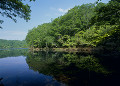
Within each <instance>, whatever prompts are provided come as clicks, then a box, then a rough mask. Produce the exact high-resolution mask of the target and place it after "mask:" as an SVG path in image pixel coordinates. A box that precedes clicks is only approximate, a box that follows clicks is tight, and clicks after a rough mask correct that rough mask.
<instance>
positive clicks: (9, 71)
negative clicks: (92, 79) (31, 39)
mask: <svg viewBox="0 0 120 86" xmlns="http://www.w3.org/2000/svg"><path fill="white" fill-rule="evenodd" d="M25 59H26V57H23V56H18V57H7V58H1V59H0V78H1V77H2V78H3V80H2V83H3V84H4V85H5V86H19V85H21V86H23V85H24V86H46V85H48V86H50V85H54V86H56V85H57V86H60V83H58V82H57V81H55V80H53V78H52V77H51V76H46V75H43V74H39V73H38V72H35V71H33V70H30V69H29V67H28V65H27V63H26V60H25ZM62 85H63V84H62Z"/></svg>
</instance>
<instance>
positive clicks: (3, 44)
mask: <svg viewBox="0 0 120 86" xmlns="http://www.w3.org/2000/svg"><path fill="white" fill-rule="evenodd" d="M5 48H27V43H26V41H25V40H23V41H19V40H4V39H0V49H5Z"/></svg>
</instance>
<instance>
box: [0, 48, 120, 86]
mask: <svg viewBox="0 0 120 86" xmlns="http://www.w3.org/2000/svg"><path fill="white" fill-rule="evenodd" d="M119 66H120V57H119V54H118V53H117V54H111V55H110V54H88V53H87V54H86V53H67V52H43V51H40V52H29V51H28V50H27V49H14V50H13V49H12V50H0V86H113V85H114V86H119V85H120V84H119V81H120V68H119Z"/></svg>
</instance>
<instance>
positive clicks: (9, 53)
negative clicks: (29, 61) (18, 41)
mask: <svg viewBox="0 0 120 86" xmlns="http://www.w3.org/2000/svg"><path fill="white" fill-rule="evenodd" d="M27 51H28V50H27V49H9V50H0V58H5V57H16V56H22V55H23V56H26V54H27Z"/></svg>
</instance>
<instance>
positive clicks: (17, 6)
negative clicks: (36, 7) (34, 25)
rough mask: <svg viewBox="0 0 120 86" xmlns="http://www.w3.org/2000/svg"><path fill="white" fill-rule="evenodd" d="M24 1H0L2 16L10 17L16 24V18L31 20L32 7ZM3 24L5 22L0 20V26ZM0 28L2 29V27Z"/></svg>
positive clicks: (0, 13)
mask: <svg viewBox="0 0 120 86" xmlns="http://www.w3.org/2000/svg"><path fill="white" fill-rule="evenodd" d="M22 1H23V0H0V9H1V10H0V15H1V16H3V17H4V16H6V17H8V18H10V19H12V20H13V21H14V22H16V21H17V20H16V18H15V17H20V18H23V19H24V20H26V21H28V20H30V12H31V10H30V6H29V5H28V4H24V3H23V2H22ZM24 1H25V0H24ZM29 1H35V0H29ZM2 23H3V20H0V24H2ZM0 28H2V27H1V26H0Z"/></svg>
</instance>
